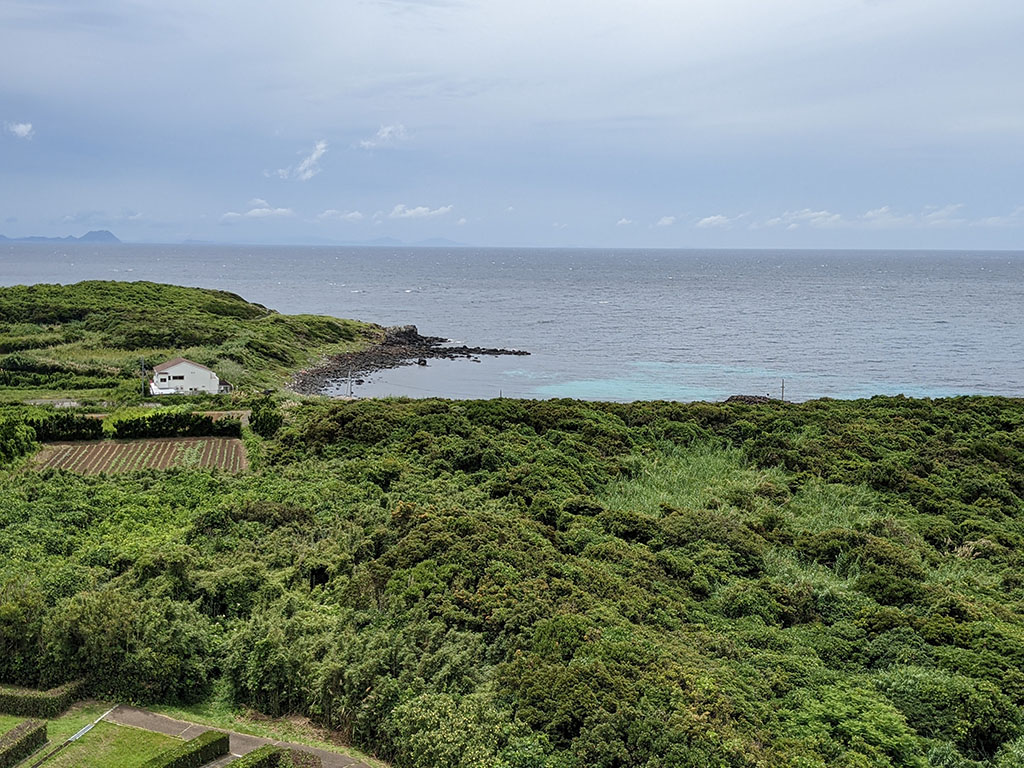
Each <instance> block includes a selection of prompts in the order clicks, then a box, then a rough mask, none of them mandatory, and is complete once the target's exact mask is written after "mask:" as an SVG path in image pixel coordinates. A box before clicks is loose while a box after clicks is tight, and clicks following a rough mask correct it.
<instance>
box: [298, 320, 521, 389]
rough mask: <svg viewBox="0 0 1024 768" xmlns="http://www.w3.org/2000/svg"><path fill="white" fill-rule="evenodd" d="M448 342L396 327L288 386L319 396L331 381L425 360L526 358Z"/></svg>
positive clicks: (411, 328)
mask: <svg viewBox="0 0 1024 768" xmlns="http://www.w3.org/2000/svg"><path fill="white" fill-rule="evenodd" d="M449 341H450V340H449V339H445V338H442V337H440V336H421V335H420V333H419V330H418V329H417V328H416V326H415V325H398V326H392V327H389V328H385V329H384V336H383V339H382V340H381V342H380V343H379V344H375V345H373V346H372V347H368V348H366V349H363V350H360V351H358V352H349V353H346V354H343V355H335V356H334V357H331V358H329V359H327V360H326V361H325V362H324V363H323V364H322V365H319V366H317V367H316V368H311V369H309V370H305V371H300V372H299V373H298V374H296V375H295V376H294V378H293V379H292V381H291V384H290V385H289V386H290V388H291V389H292V390H294V391H295V392H298V393H300V394H304V395H316V394H321V393H323V392H324V391H325V390H326V389H327V385H328V383H329V382H331V381H338V380H344V379H348V378H349V377H359V378H357V379H356V383H357V384H361V383H363V377H365V376H367V375H368V374H371V373H373V372H375V371H380V370H384V369H386V368H398V367H399V366H403V365H426V364H427V360H428V359H435V360H437V359H441V360H455V359H457V358H466V359H470V360H475V361H476V362H480V360H479V357H480V356H481V355H488V356H497V355H528V354H530V353H529V352H527V351H525V350H521V349H499V348H496V347H467V346H457V347H449V346H445V345H446V344H448V343H449Z"/></svg>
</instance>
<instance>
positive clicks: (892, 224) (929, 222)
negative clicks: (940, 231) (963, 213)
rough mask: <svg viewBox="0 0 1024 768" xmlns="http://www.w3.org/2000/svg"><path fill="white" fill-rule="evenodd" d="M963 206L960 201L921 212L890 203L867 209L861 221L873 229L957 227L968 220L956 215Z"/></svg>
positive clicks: (927, 208)
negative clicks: (906, 211)
mask: <svg viewBox="0 0 1024 768" xmlns="http://www.w3.org/2000/svg"><path fill="white" fill-rule="evenodd" d="M961 208H963V205H961V204H960V203H955V204H952V205H944V206H935V205H932V206H928V207H926V208H924V209H922V211H921V212H920V213H901V212H899V211H896V210H893V209H892V208H890V207H889V206H888V205H883V206H882V207H881V208H873V209H872V210H870V211H866V212H865V213H864V214H863V215H862V216H861V217H860V221H861V222H862V223H863V224H864V225H865V226H867V227H870V228H872V229H921V228H941V227H957V226H961V225H963V224H966V223H967V220H966V219H964V218H962V217H959V216H957V215H956V213H957V211H959V210H960V209H961Z"/></svg>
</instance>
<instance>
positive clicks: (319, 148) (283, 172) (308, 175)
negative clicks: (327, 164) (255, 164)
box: [263, 139, 327, 181]
mask: <svg viewBox="0 0 1024 768" xmlns="http://www.w3.org/2000/svg"><path fill="white" fill-rule="evenodd" d="M325 154H327V142H326V141H325V140H324V139H320V141H318V142H317V143H316V144H314V145H313V151H312V152H310V153H309V154H308V155H307V156H306V157H304V158H303V159H302V162H300V163H299V164H298V165H296V166H291V165H289V166H288V167H287V168H278V169H277V171H276V172H275V173H276V175H277V177H278V178H279V179H298V180H299V181H309V180H310V179H312V178H313V177H314V176H316V175H317V174H318V173H320V171H322V170H323V169H322V168H321V167H320V158H322V157H323V156H324V155H325ZM263 175H264V176H269V175H270V174H269V173H266V172H264V174H263Z"/></svg>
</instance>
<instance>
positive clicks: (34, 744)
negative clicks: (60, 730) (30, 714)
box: [0, 720, 46, 768]
mask: <svg viewBox="0 0 1024 768" xmlns="http://www.w3.org/2000/svg"><path fill="white" fill-rule="evenodd" d="M45 743H46V723H44V722H43V721H42V720H26V721H25V722H23V723H18V724H17V725H16V726H14V727H13V728H12V729H11V730H9V731H8V732H7V733H5V734H0V768H11V766H14V765H17V764H18V763H20V762H21V761H22V760H24V759H25V758H26V757H28V756H29V755H31V754H32V753H33V752H35V751H36V750H37V749H39V747H41V746H42V745H43V744H45Z"/></svg>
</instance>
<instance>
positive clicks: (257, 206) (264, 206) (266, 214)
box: [220, 197, 295, 223]
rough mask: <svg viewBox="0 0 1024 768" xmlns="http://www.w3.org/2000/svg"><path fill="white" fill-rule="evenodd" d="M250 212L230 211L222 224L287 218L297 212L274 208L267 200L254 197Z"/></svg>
mask: <svg viewBox="0 0 1024 768" xmlns="http://www.w3.org/2000/svg"><path fill="white" fill-rule="evenodd" d="M248 204H249V210H247V211H245V212H244V213H238V212H237V211H228V212H227V213H225V214H224V215H223V216H221V217H220V220H221V221H222V222H225V223H227V222H232V221H239V220H240V219H273V218H287V217H289V216H294V215H295V211H293V210H292V209H291V208H274V207H272V206H271V205H270V204H269V203H268V202H267V201H266V200H263V199H262V198H259V197H254V198H253V199H252V200H250V201H249V203H248Z"/></svg>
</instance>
